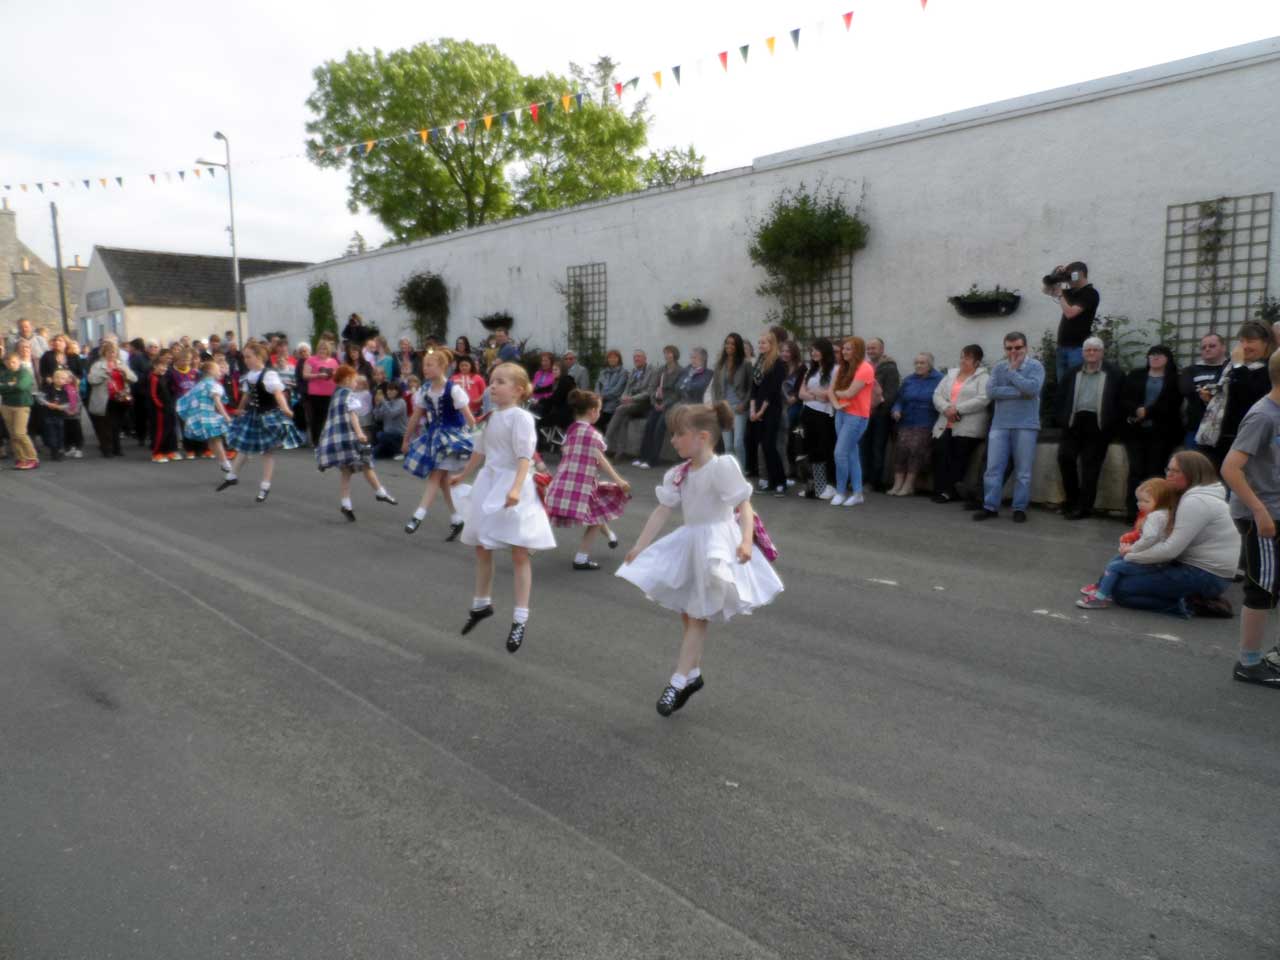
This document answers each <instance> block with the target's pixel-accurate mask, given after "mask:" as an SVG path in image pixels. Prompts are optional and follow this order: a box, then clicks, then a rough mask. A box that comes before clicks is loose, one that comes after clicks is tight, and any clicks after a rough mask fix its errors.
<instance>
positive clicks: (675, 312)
mask: <svg viewBox="0 0 1280 960" xmlns="http://www.w3.org/2000/svg"><path fill="white" fill-rule="evenodd" d="M666 314H667V319H668V320H670V321H671V322H672V323H674V324H675V325H676V326H680V327H686V326H693V325H694V324H697V323H703V322H704V321H705V320H706V319H707V317H708V316H710V314H711V308H710V307H708V306H707V305H706V304H705V303H703V302H702V301H701V300H699V299H697V298H696V297H695V298H694V299H693V300H682V301H681V302H680V303H673V304H671V306H669V307H667V309H666Z"/></svg>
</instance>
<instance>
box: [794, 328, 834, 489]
mask: <svg viewBox="0 0 1280 960" xmlns="http://www.w3.org/2000/svg"><path fill="white" fill-rule="evenodd" d="M835 366H836V349H835V346H834V345H833V344H832V343H831V341H830V340H828V339H827V338H826V337H819V338H818V339H817V340H814V341H813V343H812V344H811V345H810V347H809V365H808V366H807V367H805V369H804V370H803V372H801V374H800V377H799V384H800V386H799V391H798V393H799V397H800V402H801V403H802V404H803V406H802V407H801V409H800V427H801V429H802V430H803V431H804V450H805V456H807V457H808V458H809V469H810V470H811V471H812V472H813V491H812V493H809V492H806V491H802V495H803V496H813V497H817V498H818V499H819V500H830V499H831V498H832V497H833V496H835V492H836V488H835V487H833V486H832V485H831V484H830V483H829V482H828V478H829V477H831V476H832V475H833V474H834V473H835V461H834V459H833V454H834V453H835V449H836V421H835V410H834V409H833V408H832V406H831V402H830V393H831V376H832V373H833V372H834V371H835Z"/></svg>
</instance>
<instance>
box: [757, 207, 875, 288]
mask: <svg viewBox="0 0 1280 960" xmlns="http://www.w3.org/2000/svg"><path fill="white" fill-rule="evenodd" d="M866 245H867V225H866V224H865V223H864V222H863V221H862V219H861V218H860V217H859V216H858V212H857V211H856V210H854V211H850V210H849V209H848V208H847V207H846V206H845V201H844V196H843V195H841V194H839V193H837V192H835V191H834V190H832V189H831V188H829V187H828V188H825V189H824V188H822V187H821V186H819V188H818V189H816V190H812V191H811V190H809V189H807V188H806V187H805V185H804V184H803V183H802V184H800V185H799V186H798V187H796V188H795V189H794V190H791V189H788V190H784V191H782V193H780V194H779V195H778V196H777V197H775V198H774V200H773V203H771V204H770V205H769V212H768V214H766V216H765V217H764V219H763V220H762V221H761V222H759V223H757V224H755V225H754V229H753V230H752V234H751V243H750V245H749V246H748V248H747V253H748V255H749V256H750V257H751V261H752V263H755V264H756V265H757V266H760V267H763V268H764V271H765V273H767V274H768V275H769V281H770V282H769V283H768V284H766V285H765V286H766V289H762V291H761V292H762V293H777V292H779V289H780V288H781V287H786V286H795V285H797V284H802V283H811V282H813V281H814V280H816V279H818V278H819V277H820V276H822V274H823V273H824V272H826V271H827V270H828V269H829V268H830V266H831V261H832V260H833V259H834V258H835V257H836V256H837V255H838V254H841V253H855V252H857V251H858V250H861V249H862V248H863V247H865V246H866Z"/></svg>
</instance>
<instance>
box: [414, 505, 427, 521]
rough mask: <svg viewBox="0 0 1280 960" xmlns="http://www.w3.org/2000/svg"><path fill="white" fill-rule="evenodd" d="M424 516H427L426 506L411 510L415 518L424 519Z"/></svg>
mask: <svg viewBox="0 0 1280 960" xmlns="http://www.w3.org/2000/svg"><path fill="white" fill-rule="evenodd" d="M426 516H427V508H426V507H419V508H418V509H417V510H415V511H413V519H415V520H425V519H426Z"/></svg>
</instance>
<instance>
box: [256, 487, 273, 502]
mask: <svg viewBox="0 0 1280 960" xmlns="http://www.w3.org/2000/svg"><path fill="white" fill-rule="evenodd" d="M270 492H271V491H270V490H259V491H258V495H257V496H256V497H254V498H253V499H254V500H255V501H257V502H258V503H266V501H267V494H269V493H270Z"/></svg>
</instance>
